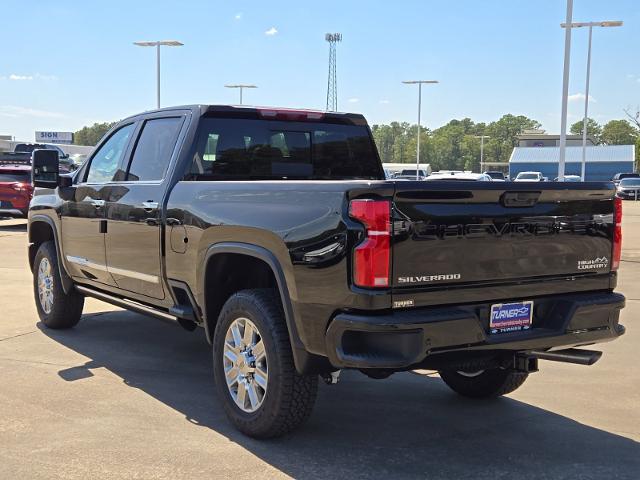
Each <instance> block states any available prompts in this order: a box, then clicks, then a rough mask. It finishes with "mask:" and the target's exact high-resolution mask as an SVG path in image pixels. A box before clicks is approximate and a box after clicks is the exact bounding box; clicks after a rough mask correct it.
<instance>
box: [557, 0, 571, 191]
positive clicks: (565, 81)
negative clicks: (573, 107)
mask: <svg viewBox="0 0 640 480" xmlns="http://www.w3.org/2000/svg"><path fill="white" fill-rule="evenodd" d="M572 17H573V0H567V19H566V21H565V24H567V25H571V19H572ZM570 60H571V29H570V28H567V29H566V30H565V32H564V68H563V71H562V108H561V111H560V158H559V159H558V181H560V182H562V181H563V180H564V160H565V155H566V150H567V103H568V101H569V63H570Z"/></svg>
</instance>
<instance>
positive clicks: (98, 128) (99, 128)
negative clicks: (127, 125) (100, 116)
mask: <svg viewBox="0 0 640 480" xmlns="http://www.w3.org/2000/svg"><path fill="white" fill-rule="evenodd" d="M115 124H116V122H105V123H94V124H93V125H91V126H88V127H83V128H81V129H80V130H78V131H77V132H75V133H74V134H73V143H75V144H76V145H89V146H93V145H96V144H97V143H98V142H99V141H100V139H101V138H102V137H103V136H104V134H105V133H107V132H108V131H109V129H110V128H111V127H113V126H114V125H115Z"/></svg>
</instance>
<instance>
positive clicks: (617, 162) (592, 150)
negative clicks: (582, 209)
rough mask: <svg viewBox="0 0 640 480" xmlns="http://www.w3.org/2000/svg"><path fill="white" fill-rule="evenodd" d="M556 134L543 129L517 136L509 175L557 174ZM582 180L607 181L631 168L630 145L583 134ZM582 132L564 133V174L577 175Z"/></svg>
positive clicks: (633, 165)
mask: <svg viewBox="0 0 640 480" xmlns="http://www.w3.org/2000/svg"><path fill="white" fill-rule="evenodd" d="M559 145H560V135H548V134H546V133H545V132H544V130H525V131H524V132H523V133H522V134H520V135H518V146H517V147H515V148H514V149H513V152H511V157H510V158H509V176H510V177H511V178H512V179H513V178H515V177H516V175H518V173H520V172H541V173H542V175H543V176H545V177H547V178H548V179H549V180H553V179H554V178H556V177H557V176H558V162H559V161H560V146H559ZM585 150H586V155H585V180H587V181H589V180H611V178H612V177H613V176H614V175H615V174H616V173H627V172H634V171H635V158H636V152H635V146H634V145H595V142H594V141H593V140H592V139H591V138H590V137H587V146H586V149H585ZM581 172H582V135H567V147H566V154H565V175H578V176H579V175H581Z"/></svg>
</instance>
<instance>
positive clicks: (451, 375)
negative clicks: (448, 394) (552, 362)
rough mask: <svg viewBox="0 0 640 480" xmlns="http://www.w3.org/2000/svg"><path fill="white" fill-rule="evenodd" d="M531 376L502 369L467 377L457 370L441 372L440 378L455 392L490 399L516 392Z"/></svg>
mask: <svg viewBox="0 0 640 480" xmlns="http://www.w3.org/2000/svg"><path fill="white" fill-rule="evenodd" d="M528 376H529V374H528V373H522V372H515V371H513V370H506V369H502V368H491V369H488V370H484V371H483V372H482V373H480V374H479V375H477V376H473V377H470V376H465V375H462V374H461V373H459V372H458V371H456V370H441V371H440V377H441V378H442V380H444V383H446V384H447V385H448V386H449V388H451V389H452V390H453V391H454V392H456V393H458V394H460V395H463V396H465V397H470V398H490V397H499V396H501V395H506V394H507V393H511V392H513V391H514V390H516V389H517V388H518V387H520V385H522V384H523V383H524V381H525V380H526V379H527V377H528Z"/></svg>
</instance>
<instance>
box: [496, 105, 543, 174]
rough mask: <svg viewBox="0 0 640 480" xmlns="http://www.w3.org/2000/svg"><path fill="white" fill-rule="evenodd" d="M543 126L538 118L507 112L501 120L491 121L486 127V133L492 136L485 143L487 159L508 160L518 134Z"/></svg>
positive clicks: (516, 141)
mask: <svg viewBox="0 0 640 480" xmlns="http://www.w3.org/2000/svg"><path fill="white" fill-rule="evenodd" d="M541 126H542V125H541V124H540V122H538V121H537V120H533V119H531V118H528V117H525V116H524V115H511V114H506V115H503V116H502V117H501V118H500V119H499V120H497V121H495V122H491V123H490V124H489V125H487V128H486V129H485V131H486V133H485V134H486V135H489V137H491V138H489V139H488V141H487V142H486V143H485V158H486V161H492V162H508V161H509V156H510V155H511V152H512V151H513V147H515V146H516V145H517V143H518V135H519V134H520V133H522V131H523V130H526V129H531V128H540V127H541Z"/></svg>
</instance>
